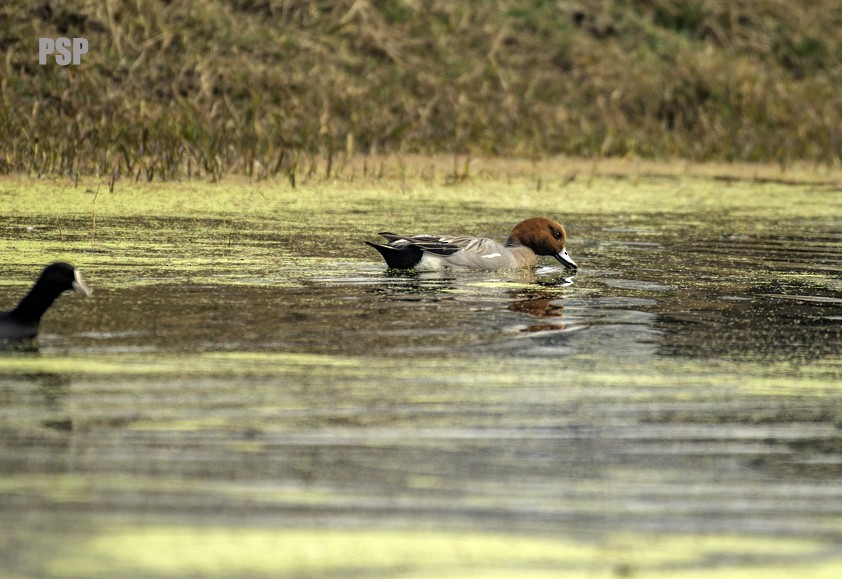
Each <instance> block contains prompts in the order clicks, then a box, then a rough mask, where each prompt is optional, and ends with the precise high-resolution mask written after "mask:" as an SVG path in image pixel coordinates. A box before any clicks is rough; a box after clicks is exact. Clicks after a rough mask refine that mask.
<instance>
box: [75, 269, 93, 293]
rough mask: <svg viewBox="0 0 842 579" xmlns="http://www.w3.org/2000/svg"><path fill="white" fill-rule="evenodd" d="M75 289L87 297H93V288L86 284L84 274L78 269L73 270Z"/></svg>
mask: <svg viewBox="0 0 842 579" xmlns="http://www.w3.org/2000/svg"><path fill="white" fill-rule="evenodd" d="M73 289H75V290H76V291H77V292H79V293H80V294H82V295H83V296H85V297H86V298H89V297H91V290H90V288H88V286H87V284H85V280H83V279H82V274H81V273H80V272H79V270H78V269H74V270H73Z"/></svg>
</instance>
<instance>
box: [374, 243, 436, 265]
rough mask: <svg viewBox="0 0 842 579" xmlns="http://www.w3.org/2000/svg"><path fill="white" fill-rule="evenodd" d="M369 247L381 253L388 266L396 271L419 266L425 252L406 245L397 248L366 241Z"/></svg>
mask: <svg viewBox="0 0 842 579" xmlns="http://www.w3.org/2000/svg"><path fill="white" fill-rule="evenodd" d="M366 243H367V244H368V245H370V246H371V247H373V248H374V249H376V250H377V251H379V252H380V255H382V256H383V259H385V260H386V265H388V266H389V267H390V268H394V269H410V268H413V267H415V266H416V265H418V262H420V261H421V257H422V255H423V253H424V252H422V251H421V249H420V248H418V247H415V246H414V245H410V244H408V243H407V244H406V245H400V246H398V247H395V246H394V245H382V244H380V243H372V242H371V241H366Z"/></svg>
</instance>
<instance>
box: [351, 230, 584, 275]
mask: <svg viewBox="0 0 842 579" xmlns="http://www.w3.org/2000/svg"><path fill="white" fill-rule="evenodd" d="M380 235H382V236H383V237H385V238H386V239H387V240H388V243H372V242H370V241H366V243H367V244H368V245H370V246H371V247H373V248H374V249H376V250H377V251H379V252H380V255H382V256H383V259H385V260H386V265H388V266H389V267H390V268H396V269H416V270H418V271H438V270H442V269H448V268H450V269H483V270H505V269H522V268H527V267H534V266H535V265H536V264H537V263H538V256H539V255H551V256H553V257H554V258H556V259H557V260H558V261H560V262H561V263H562V265H564V267H566V268H568V269H576V262H574V261H573V260H572V259H571V258H570V256H569V255H568V254H567V250H566V248H565V242H566V241H567V234H566V233H565V232H564V227H562V226H561V224H560V223H558V222H557V221H553V220H552V219H547V218H546V217H533V218H531V219H527V220H525V221H521V222H520V223H518V224H517V225H516V226H515V228H514V230H512V233H511V235H509V238H508V240H507V241H506V243H505V245H504V244H502V243H499V242H497V241H494V240H493V239H488V238H486V237H467V236H450V235H414V236H405V235H397V234H395V233H388V232H383V233H381V234H380Z"/></svg>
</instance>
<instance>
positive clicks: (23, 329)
mask: <svg viewBox="0 0 842 579" xmlns="http://www.w3.org/2000/svg"><path fill="white" fill-rule="evenodd" d="M69 290H75V291H77V292H78V293H80V294H82V295H83V296H85V297H89V296H90V295H91V290H90V289H89V288H88V286H87V285H86V284H85V282H84V280H82V274H81V273H80V272H79V270H78V269H76V268H75V267H73V266H72V265H70V264H69V263H65V262H56V263H52V264H50V265H48V266H47V267H45V268H44V271H42V272H41V275H40V276H38V280H37V281H36V282H35V285H33V286H32V289H30V290H29V293H27V294H26V295H25V296H24V297H23V299H22V300H20V302H19V303H18V305H17V307H15V309H13V310H10V311H8V312H0V341H21V340H30V339H33V338H35V337H36V336H37V335H38V326H39V325H40V323H41V316H43V315H44V312H46V311H47V309H48V308H49V307H50V306H51V305H52V304H53V302H54V301H55V300H56V298H58V297H59V296H60V295H61V294H62V293H64V292H65V291H69Z"/></svg>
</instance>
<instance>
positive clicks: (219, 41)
mask: <svg viewBox="0 0 842 579" xmlns="http://www.w3.org/2000/svg"><path fill="white" fill-rule="evenodd" d="M0 22H2V23H3V24H2V28H0V46H2V47H3V48H4V49H5V54H6V57H5V61H4V62H3V63H0V68H1V69H2V73H0V75H1V76H2V81H0V94H2V100H0V123H2V125H0V126H3V127H4V138H3V140H2V141H0V172H7V173H9V172H28V173H31V174H45V173H63V174H71V175H73V174H76V173H94V174H98V175H100V176H105V177H106V178H109V179H112V180H115V179H119V178H129V179H134V180H155V179H176V178H185V177H186V178H195V177H202V178H208V177H210V178H219V177H221V176H222V175H224V174H226V173H229V172H235V173H241V174H245V175H249V176H252V177H254V178H263V177H269V176H274V175H281V176H285V177H286V178H288V179H289V180H290V181H291V182H292V183H295V180H296V179H297V178H298V179H300V178H301V177H302V176H310V177H312V176H313V175H314V174H315V173H316V172H319V173H320V174H322V175H323V176H329V175H330V174H332V173H335V172H337V171H341V169H342V167H343V166H344V165H345V164H346V163H347V162H348V160H349V159H351V158H353V157H354V156H355V155H357V154H360V153H361V154H377V153H400V154H405V153H434V152H442V153H449V154H459V153H470V154H483V155H489V154H490V155H501V156H520V157H528V158H535V159H537V158H542V157H544V156H548V155H554V154H567V155H576V156H587V157H591V158H603V157H617V156H635V157H637V156H640V157H648V158H656V159H663V158H687V159H692V160H721V161H738V160H739V161H773V162H777V163H779V164H780V165H781V166H782V167H786V166H789V165H790V164H791V163H793V162H795V161H809V162H812V163H820V164H826V165H837V164H838V163H839V161H840V160H842V134H840V133H842V123H840V116H839V111H840V110H842V92H840V91H839V90H838V87H839V86H842V48H840V47H842V8H840V7H839V6H838V3H837V2H835V1H834V0H816V1H811V0H795V1H793V2H780V1H778V0H754V1H752V2H748V1H739V2H728V1H726V0H681V1H678V2H675V1H671V0H636V1H632V2H627V3H613V2H604V1H602V0H581V1H579V2H566V1H557V2H544V1H540V0H497V1H495V2H480V1H478V0H477V1H471V2H448V1H446V0H428V1H423V0H387V1H383V2H374V1H373V0H230V1H228V2H223V1H221V0H200V1H198V2H187V1H184V0H170V1H166V0H67V1H65V2H55V1H50V0H42V1H40V2H36V3H34V4H28V3H24V2H22V1H13V2H11V3H8V4H6V5H4V6H3V7H0ZM41 36H54V37H55V36H69V37H73V36H83V37H86V38H87V39H88V40H89V42H90V53H89V54H88V55H87V56H86V57H85V58H84V59H83V63H82V65H81V66H78V67H73V66H70V67H59V66H57V65H55V64H49V65H47V66H39V65H38V60H37V58H38V55H37V38H38V37H41ZM316 159H320V162H318V163H317V162H316Z"/></svg>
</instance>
